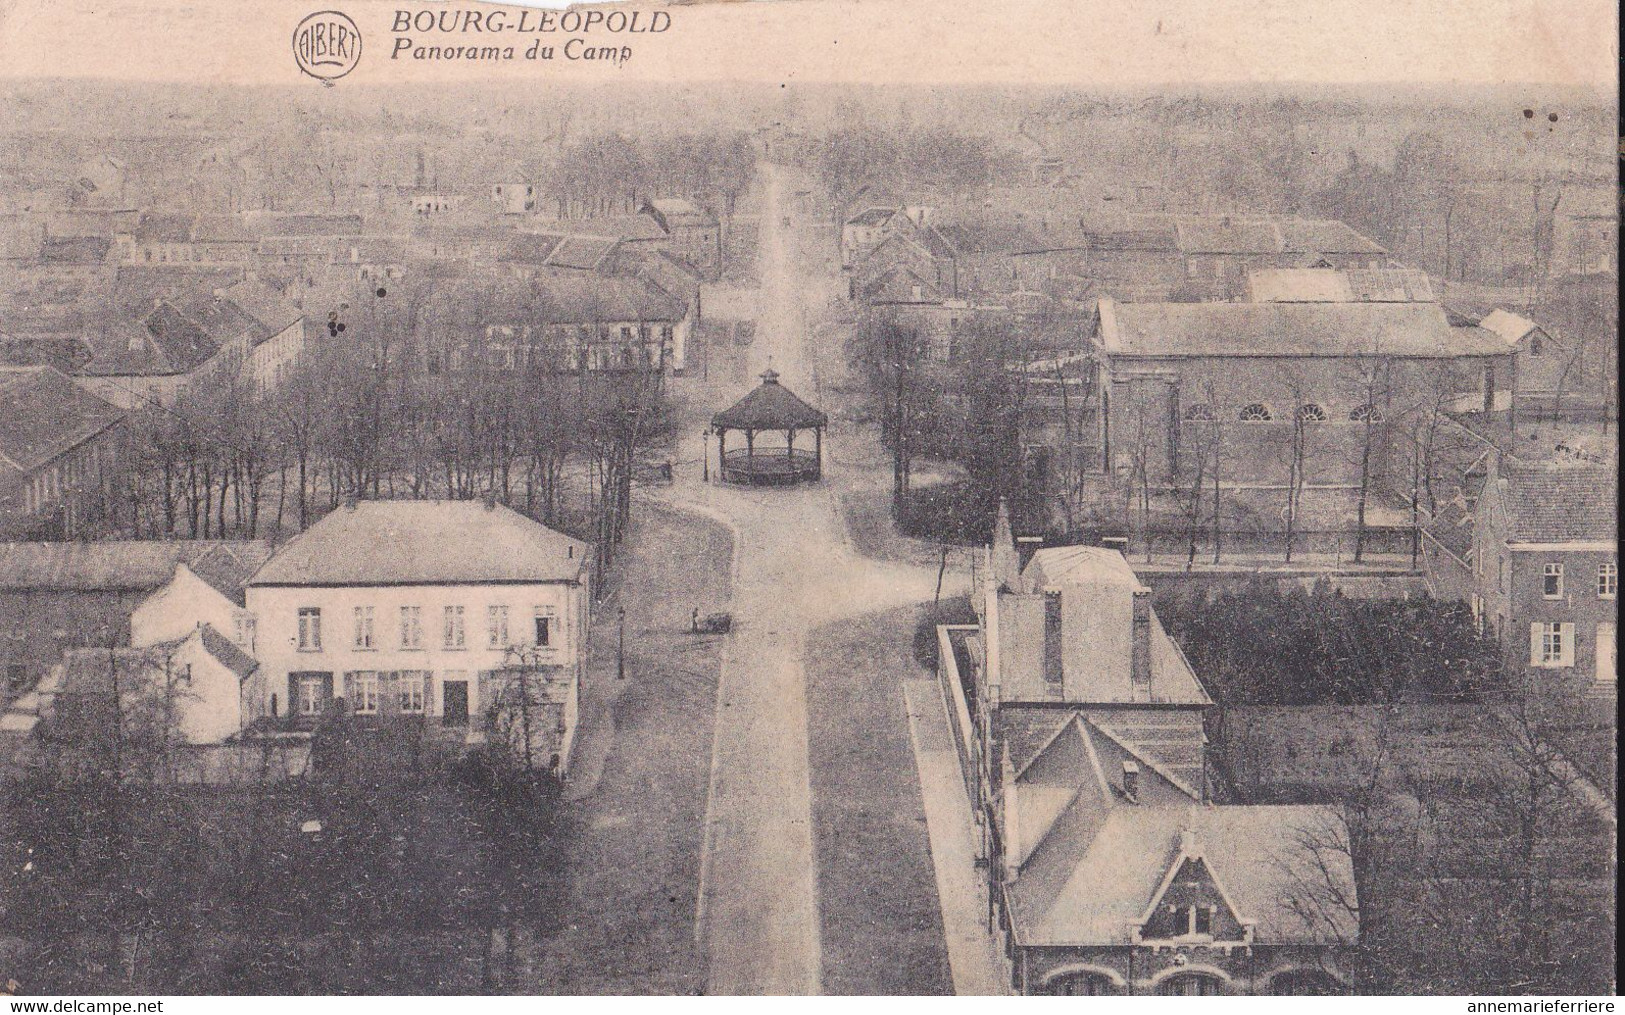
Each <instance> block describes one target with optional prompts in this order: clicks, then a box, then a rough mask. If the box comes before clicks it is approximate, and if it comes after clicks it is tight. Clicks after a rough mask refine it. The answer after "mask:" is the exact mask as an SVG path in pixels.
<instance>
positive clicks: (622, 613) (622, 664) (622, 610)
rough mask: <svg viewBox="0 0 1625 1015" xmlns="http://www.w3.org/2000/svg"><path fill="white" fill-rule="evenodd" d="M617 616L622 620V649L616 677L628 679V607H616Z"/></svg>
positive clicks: (617, 678)
mask: <svg viewBox="0 0 1625 1015" xmlns="http://www.w3.org/2000/svg"><path fill="white" fill-rule="evenodd" d="M615 616H616V619H618V620H619V621H620V622H621V642H620V650H619V652H618V653H617V657H616V661H615V679H616V680H625V679H626V607H624V606H617V607H615Z"/></svg>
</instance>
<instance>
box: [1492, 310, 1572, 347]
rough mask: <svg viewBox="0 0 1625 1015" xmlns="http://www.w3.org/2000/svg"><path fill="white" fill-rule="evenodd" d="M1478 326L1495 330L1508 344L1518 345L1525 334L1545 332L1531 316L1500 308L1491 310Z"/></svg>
mask: <svg viewBox="0 0 1625 1015" xmlns="http://www.w3.org/2000/svg"><path fill="white" fill-rule="evenodd" d="M1478 326H1479V327H1480V328H1483V329H1484V330H1485V331H1491V332H1494V333H1495V334H1496V336H1497V337H1499V338H1500V339H1501V341H1503V342H1505V343H1506V344H1507V345H1508V346H1515V345H1517V344H1518V343H1519V342H1521V341H1523V339H1524V336H1526V335H1528V334H1529V333H1530V332H1532V331H1536V330H1539V331H1540V332H1541V333H1542V334H1545V329H1543V328H1541V327H1540V325H1538V324H1536V323H1535V322H1534V321H1531V320H1530V319H1529V318H1527V317H1523V316H1520V315H1518V314H1514V313H1513V312H1512V311H1510V310H1501V309H1499V308H1497V309H1495V310H1492V311H1490V313H1489V315H1488V316H1487V317H1485V318H1484V319H1483V320H1481V321H1479V322H1478ZM1547 337H1548V338H1550V337H1551V336H1550V335H1548V336H1547ZM1554 341H1555V340H1554Z"/></svg>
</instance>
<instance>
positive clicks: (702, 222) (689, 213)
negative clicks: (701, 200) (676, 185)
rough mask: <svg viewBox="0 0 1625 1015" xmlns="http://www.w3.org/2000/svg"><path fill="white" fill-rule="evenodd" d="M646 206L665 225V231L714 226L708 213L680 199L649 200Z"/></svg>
mask: <svg viewBox="0 0 1625 1015" xmlns="http://www.w3.org/2000/svg"><path fill="white" fill-rule="evenodd" d="M646 206H647V207H648V208H649V209H650V210H651V211H653V212H654V214H655V215H656V216H658V217H659V218H660V219H661V221H662V222H664V223H665V226H666V228H667V229H674V228H677V227H679V226H686V227H690V228H700V227H705V226H713V225H716V222H717V220H716V219H715V218H714V217H713V216H712V215H711V213H710V212H708V211H706V210H705V209H703V208H701V207H700V206H699V205H696V204H695V203H694V202H693V201H690V200H688V199H687V198H682V197H662V198H651V199H649V201H647V202H646Z"/></svg>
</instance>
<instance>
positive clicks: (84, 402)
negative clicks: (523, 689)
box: [0, 366, 124, 472]
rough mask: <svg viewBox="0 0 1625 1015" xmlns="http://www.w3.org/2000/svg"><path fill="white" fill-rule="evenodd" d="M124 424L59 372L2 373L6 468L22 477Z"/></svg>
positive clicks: (0, 416)
mask: <svg viewBox="0 0 1625 1015" xmlns="http://www.w3.org/2000/svg"><path fill="white" fill-rule="evenodd" d="M123 418H124V413H123V412H121V411H120V410H119V409H118V408H116V407H114V406H112V405H110V404H108V403H107V402H104V401H102V400H101V399H100V398H97V397H96V396H95V395H92V394H91V393H90V392H88V391H85V390H84V389H83V388H81V387H79V386H78V385H77V384H75V383H73V381H72V380H70V379H69V378H68V377H67V375H65V374H63V373H62V372H61V371H59V370H57V369H55V368H54V367H48V366H37V367H0V462H4V463H5V464H6V465H9V466H10V467H11V468H13V469H16V470H18V471H19V472H30V471H32V470H34V469H37V468H39V467H40V466H42V465H44V464H46V463H47V462H50V461H52V460H54V459H56V458H58V457H60V456H61V455H63V454H66V453H67V452H68V451H71V450H72V449H74V448H76V447H78V446H79V445H81V444H83V443H84V442H86V441H88V440H90V439H91V438H92V437H94V436H96V435H97V434H99V433H101V432H102V431H104V430H106V429H107V428H109V427H111V426H113V425H114V424H116V423H118V422H119V420H121V419H123Z"/></svg>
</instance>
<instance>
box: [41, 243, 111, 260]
mask: <svg viewBox="0 0 1625 1015" xmlns="http://www.w3.org/2000/svg"><path fill="white" fill-rule="evenodd" d="M112 249H113V238H112V237H111V236H47V237H46V238H45V242H44V243H42V244H41V245H40V248H39V254H40V260H42V261H44V262H45V263H46V264H105V263H106V261H107V254H108V251H110V250H112Z"/></svg>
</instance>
